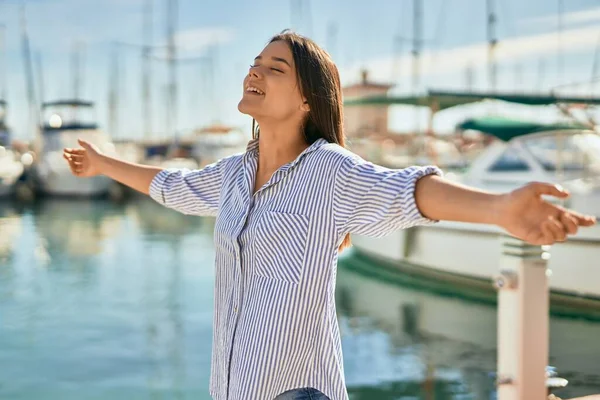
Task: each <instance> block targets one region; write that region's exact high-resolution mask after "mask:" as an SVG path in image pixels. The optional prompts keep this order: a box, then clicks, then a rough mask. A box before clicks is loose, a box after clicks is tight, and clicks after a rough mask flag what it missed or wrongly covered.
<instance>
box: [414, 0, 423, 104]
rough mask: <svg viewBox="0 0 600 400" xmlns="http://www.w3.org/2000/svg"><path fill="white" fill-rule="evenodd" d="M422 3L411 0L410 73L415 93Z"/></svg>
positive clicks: (417, 77) (420, 42) (416, 88)
mask: <svg viewBox="0 0 600 400" xmlns="http://www.w3.org/2000/svg"><path fill="white" fill-rule="evenodd" d="M422 6H423V3H422V1H421V0H413V50H412V55H413V71H412V72H413V73H412V91H413V94H414V95H415V96H416V95H417V90H418V88H419V76H420V71H419V58H420V54H421V45H422V43H423V8H422Z"/></svg>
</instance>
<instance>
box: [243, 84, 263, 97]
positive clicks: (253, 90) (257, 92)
mask: <svg viewBox="0 0 600 400" xmlns="http://www.w3.org/2000/svg"><path fill="white" fill-rule="evenodd" d="M245 93H248V94H252V95H255V96H264V95H265V92H263V91H262V90H260V89H258V88H256V87H254V86H248V87H247V88H246V91H245Z"/></svg>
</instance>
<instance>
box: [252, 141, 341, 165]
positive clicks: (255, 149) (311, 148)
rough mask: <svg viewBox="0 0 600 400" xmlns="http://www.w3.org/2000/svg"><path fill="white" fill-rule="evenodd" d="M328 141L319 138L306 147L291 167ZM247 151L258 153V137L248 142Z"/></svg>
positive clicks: (253, 153)
mask: <svg viewBox="0 0 600 400" xmlns="http://www.w3.org/2000/svg"><path fill="white" fill-rule="evenodd" d="M327 143H329V142H327V140H325V139H323V138H319V139H317V140H315V141H314V142H313V144H311V145H310V146H308V147H307V148H306V149H304V151H302V153H300V155H298V157H296V159H295V160H294V161H292V162H291V163H290V167H291V166H293V165H295V164H296V163H297V162H298V161H299V160H300V159H301V158H302V157H303V156H305V155H306V154H308V153H311V152H313V151H315V150H317V149H318V148H319V147H321V146H323V145H324V144H327ZM246 153H252V155H254V156H256V155H257V154H258V138H256V139H252V140H250V141H249V142H248V145H247V146H246Z"/></svg>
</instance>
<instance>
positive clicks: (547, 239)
mask: <svg viewBox="0 0 600 400" xmlns="http://www.w3.org/2000/svg"><path fill="white" fill-rule="evenodd" d="M541 231H542V237H541V238H540V239H539V241H536V243H535V244H541V245H544V244H552V243H554V242H556V238H555V237H554V232H553V231H552V229H550V225H549V223H548V222H544V223H542V227H541Z"/></svg>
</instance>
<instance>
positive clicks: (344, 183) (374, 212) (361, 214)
mask: <svg viewBox="0 0 600 400" xmlns="http://www.w3.org/2000/svg"><path fill="white" fill-rule="evenodd" d="M431 174H435V175H439V176H442V175H443V173H442V171H441V170H440V169H439V168H438V167H435V166H424V167H418V166H414V167H408V168H404V169H389V168H385V167H382V166H379V165H376V164H373V163H371V162H368V161H365V160H363V159H362V158H360V157H349V158H347V159H346V160H344V162H343V163H342V165H341V166H340V168H339V170H338V172H337V175H336V178H335V184H334V198H333V215H334V220H335V223H336V227H337V229H338V233H339V234H346V233H355V234H360V235H365V236H374V237H381V236H385V235H387V234H389V233H391V232H393V231H395V230H398V229H404V228H410V227H412V226H416V225H428V224H432V223H434V222H437V221H435V220H431V219H429V218H426V217H425V216H423V215H422V214H421V212H420V211H419V209H418V207H417V203H416V200H415V187H416V184H417V181H418V180H419V179H420V178H422V177H423V176H426V175H431Z"/></svg>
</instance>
